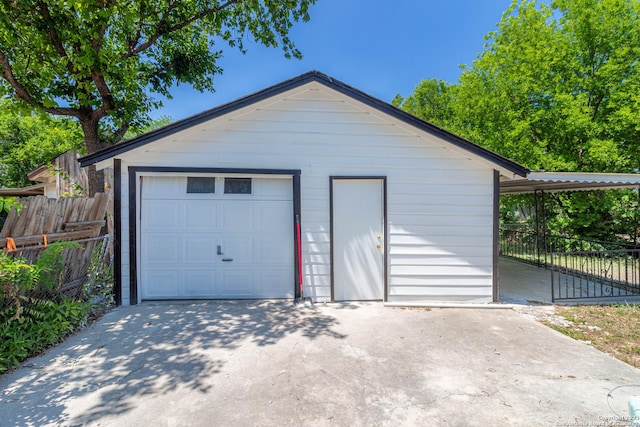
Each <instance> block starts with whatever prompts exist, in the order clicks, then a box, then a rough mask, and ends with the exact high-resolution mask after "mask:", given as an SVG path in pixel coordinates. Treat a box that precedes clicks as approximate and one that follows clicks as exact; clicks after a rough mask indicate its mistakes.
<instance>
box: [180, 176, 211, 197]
mask: <svg viewBox="0 0 640 427" xmlns="http://www.w3.org/2000/svg"><path fill="white" fill-rule="evenodd" d="M215 192H216V179H215V178H204V177H192V176H190V177H188V178H187V193H215Z"/></svg>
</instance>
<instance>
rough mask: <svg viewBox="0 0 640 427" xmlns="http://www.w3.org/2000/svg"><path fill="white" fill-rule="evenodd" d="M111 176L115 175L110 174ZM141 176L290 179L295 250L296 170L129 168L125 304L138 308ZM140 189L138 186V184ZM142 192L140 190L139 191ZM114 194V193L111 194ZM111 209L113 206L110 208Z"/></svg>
mask: <svg viewBox="0 0 640 427" xmlns="http://www.w3.org/2000/svg"><path fill="white" fill-rule="evenodd" d="M114 172H115V171H114ZM145 172H161V173H167V174H171V173H216V174H229V175H231V174H238V175H291V177H292V180H293V188H292V192H293V229H294V233H293V245H294V246H293V247H294V248H295V247H296V233H295V227H296V220H295V219H296V215H299V218H300V220H302V212H301V208H300V207H301V202H300V198H301V195H300V188H301V187H300V174H301V171H300V170H299V169H248V168H244V169H243V168H195V167H186V168H180V167H164V166H130V167H129V168H128V174H129V275H130V277H129V304H131V305H135V304H138V252H137V248H138V244H137V240H138V230H137V224H138V221H137V220H138V219H139V217H140V215H141V213H142V212H141V210H139V209H138V182H139V181H138V174H139V173H145ZM141 185H142V184H141ZM140 191H142V188H141V189H140ZM114 194H115V193H114ZM114 206H115V204H114ZM293 252H294V270H295V271H294V281H293V286H294V296H295V297H296V298H300V297H301V296H302V295H301V293H300V280H299V277H298V274H297V271H298V270H297V269H296V268H298V261H297V252H296V251H295V250H294V251H293Z"/></svg>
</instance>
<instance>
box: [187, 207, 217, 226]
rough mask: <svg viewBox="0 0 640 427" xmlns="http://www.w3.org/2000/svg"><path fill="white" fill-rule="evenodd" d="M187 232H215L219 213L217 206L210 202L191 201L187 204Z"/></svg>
mask: <svg viewBox="0 0 640 427" xmlns="http://www.w3.org/2000/svg"><path fill="white" fill-rule="evenodd" d="M184 209H185V215H184V217H185V224H184V228H185V229H186V230H200V231H203V230H214V229H215V228H216V225H217V216H218V212H217V209H216V204H215V203H212V202H211V201H210V200H189V201H188V202H185V208H184Z"/></svg>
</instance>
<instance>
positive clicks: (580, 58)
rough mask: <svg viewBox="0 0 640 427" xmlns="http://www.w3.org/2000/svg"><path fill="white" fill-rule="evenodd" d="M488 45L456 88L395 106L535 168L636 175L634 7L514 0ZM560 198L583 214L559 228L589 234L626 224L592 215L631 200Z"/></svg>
mask: <svg viewBox="0 0 640 427" xmlns="http://www.w3.org/2000/svg"><path fill="white" fill-rule="evenodd" d="M485 39H486V44H485V49H484V51H483V52H482V53H480V54H479V55H478V57H477V59H476V60H475V61H474V62H473V64H471V65H470V66H468V67H464V70H463V72H462V74H461V76H460V79H459V80H458V82H457V83H455V84H451V85H446V84H443V83H441V82H440V83H439V82H438V81H435V80H425V81H423V82H422V83H420V84H419V85H418V86H417V87H416V89H415V91H414V92H413V93H412V94H411V95H409V96H408V97H407V98H406V99H404V100H402V103H401V107H402V108H403V109H405V110H407V111H409V112H412V113H413V114H416V115H418V116H420V117H422V118H424V119H426V120H434V121H435V124H437V125H440V126H443V127H445V128H446V129H447V130H449V131H452V132H454V133H457V134H459V135H461V136H464V137H466V138H468V139H470V140H472V141H474V142H476V143H479V144H481V145H483V146H485V147H487V148H489V149H491V150H493V151H495V152H497V153H500V154H502V155H504V156H506V157H509V158H511V159H514V160H516V161H518V162H519V163H521V164H523V165H525V166H527V167H529V168H531V169H534V170H536V169H542V170H549V171H558V170H563V171H588V172H637V171H639V170H640V114H639V113H638V112H639V111H640V62H638V58H640V1H638V0H553V1H551V3H550V4H546V3H540V4H538V3H537V2H536V1H535V0H514V1H513V2H512V4H511V6H510V7H509V8H508V9H507V10H506V11H505V13H504V14H503V16H502V19H501V21H500V23H499V24H498V27H497V29H496V31H494V32H491V33H489V34H488V35H487V36H486V38H485ZM399 100H400V98H398V97H397V98H396V101H399ZM434 109H435V111H434ZM612 194H613V193H612ZM561 200H562V203H563V206H564V207H563V211H564V212H566V213H567V215H570V214H573V215H574V217H577V215H576V214H577V213H580V212H581V214H580V215H579V216H580V217H579V218H578V219H576V220H574V221H570V222H568V223H565V224H564V226H566V228H565V229H566V230H567V231H568V232H570V233H573V232H575V233H578V234H580V235H585V236H586V235H589V236H591V237H594V236H595V235H600V236H611V234H612V231H611V230H613V229H614V228H616V227H617V229H616V231H615V232H616V233H619V232H620V229H621V228H622V227H621V226H620V225H621V224H622V223H623V222H624V221H617V220H610V219H608V218H604V217H603V216H602V215H593V214H592V213H593V212H599V213H601V214H604V213H605V212H609V211H620V212H622V211H623V210H624V209H619V206H618V205H621V204H622V203H623V202H624V203H627V201H628V200H632V201H633V200H634V197H633V195H630V194H628V193H626V194H625V193H615V196H614V197H604V196H602V195H595V196H589V195H584V194H578V193H576V194H574V195H572V196H570V197H563V198H561ZM635 200H636V202H635V203H627V205H628V206H630V207H631V208H632V209H636V210H637V209H638V207H637V205H638V204H637V197H635ZM598 204H599V205H598ZM587 205H588V206H590V207H591V208H589V209H587V208H586V206H587ZM596 205H598V206H596ZM587 213H589V215H587ZM631 217H632V218H636V221H637V218H638V217H639V216H638V215H637V214H634V215H632V216H631ZM609 223H610V224H611V227H613V228H609V230H608V231H604V230H603V229H602V227H603V225H607V224H609ZM632 228H633V227H632ZM636 228H637V226H636ZM627 230H628V228H627Z"/></svg>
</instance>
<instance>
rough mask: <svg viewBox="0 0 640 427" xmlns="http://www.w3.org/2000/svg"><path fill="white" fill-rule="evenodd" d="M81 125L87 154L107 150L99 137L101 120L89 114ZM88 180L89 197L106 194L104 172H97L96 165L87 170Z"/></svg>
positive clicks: (82, 118) (81, 119) (82, 119)
mask: <svg viewBox="0 0 640 427" xmlns="http://www.w3.org/2000/svg"><path fill="white" fill-rule="evenodd" d="M79 120H80V125H81V126H82V132H83V133H84V142H85V147H86V148H87V154H93V153H95V152H96V151H99V150H101V149H102V148H105V147H106V146H107V144H104V142H103V141H100V137H99V135H98V122H99V120H97V119H95V118H94V117H93V114H87V115H86V116H84V117H81V118H80V119H79ZM87 178H88V180H87V181H88V184H89V188H87V189H86V191H87V196H90V197H92V196H93V195H94V194H96V193H103V192H104V171H101V170H100V171H99V170H96V166H95V165H91V166H89V167H88V168H87Z"/></svg>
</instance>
